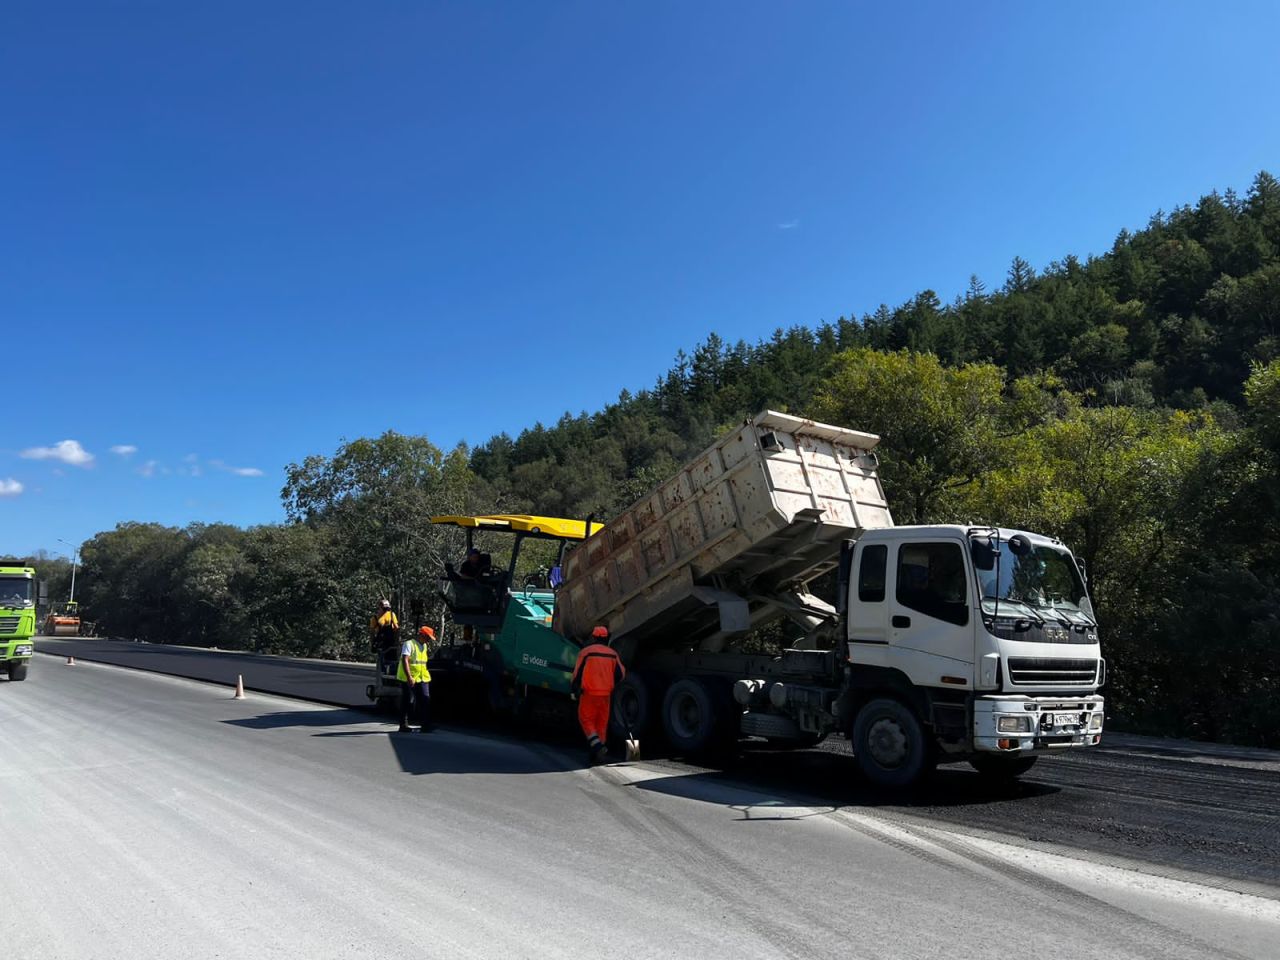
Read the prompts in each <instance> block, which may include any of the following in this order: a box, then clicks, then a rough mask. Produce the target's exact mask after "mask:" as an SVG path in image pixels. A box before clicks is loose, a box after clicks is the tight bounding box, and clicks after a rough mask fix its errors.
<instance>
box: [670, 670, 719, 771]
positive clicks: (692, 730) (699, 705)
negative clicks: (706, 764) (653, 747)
mask: <svg viewBox="0 0 1280 960" xmlns="http://www.w3.org/2000/svg"><path fill="white" fill-rule="evenodd" d="M719 727H720V723H719V711H718V709H717V706H716V702H715V699H714V698H713V697H712V696H711V692H710V691H709V690H708V689H707V688H706V686H705V685H704V684H703V683H702V682H701V681H699V680H694V679H690V678H688V677H686V678H684V679H682V680H677V681H676V682H675V683H673V684H672V685H671V686H670V687H669V688H668V689H667V695H666V696H665V697H663V698H662V731H663V733H665V734H666V736H667V742H668V743H669V744H671V746H672V747H673V748H674V749H675V750H676V751H677V752H678V753H704V752H706V751H707V750H708V749H710V748H711V747H712V746H713V745H714V744H715V743H716V738H717V736H718V735H719V732H720V731H719Z"/></svg>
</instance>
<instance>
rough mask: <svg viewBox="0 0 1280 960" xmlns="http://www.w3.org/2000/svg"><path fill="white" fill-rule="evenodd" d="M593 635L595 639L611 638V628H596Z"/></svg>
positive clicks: (592, 632)
mask: <svg viewBox="0 0 1280 960" xmlns="http://www.w3.org/2000/svg"><path fill="white" fill-rule="evenodd" d="M591 635H592V636H593V637H600V638H601V639H604V638H605V637H607V636H609V628H608V627H596V628H595V629H594V630H592V631H591Z"/></svg>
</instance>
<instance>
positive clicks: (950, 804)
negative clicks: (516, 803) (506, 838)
mask: <svg viewBox="0 0 1280 960" xmlns="http://www.w3.org/2000/svg"><path fill="white" fill-rule="evenodd" d="M37 649H38V650H40V651H41V652H44V653H50V654H57V655H58V656H61V657H65V656H67V655H69V654H74V655H75V656H76V657H77V658H78V659H79V660H81V661H89V660H93V661H98V662H105V663H114V664H118V665H123V666H131V667H135V668H139V669H143V670H151V671H157V672H162V673H168V674H172V675H178V676H185V677H192V678H198V679H204V680H210V681H214V682H217V683H223V684H227V685H228V686H231V685H233V684H234V683H235V680H236V677H237V675H243V677H244V680H245V684H246V686H247V687H248V688H249V689H250V690H258V691H267V692H274V693H279V694H284V695H287V696H291V697H299V698H305V699H312V700H316V701H321V702H325V703H331V704H339V705H344V706H350V707H360V708H367V707H368V705H369V703H368V700H367V698H366V697H365V693H364V689H365V685H366V684H367V683H368V682H369V681H370V679H371V671H372V668H371V667H370V666H367V665H360V664H344V663H331V662H327V661H318V660H300V659H292V658H285V657H270V656H261V655H255V654H243V653H235V652H219V651H207V650H200V649H196V648H189V647H174V646H163V645H153V644H141V643H131V642H124V641H110V640H80V639H59V640H53V639H40V640H38V641H37ZM60 665H61V664H60V663H59V661H58V660H57V659H55V657H37V658H36V667H35V668H34V669H33V671H32V674H33V678H36V679H38V676H43V675H45V674H46V673H47V672H48V671H51V670H54V669H55V668H56V667H58V666H60ZM469 729H471V731H472V732H475V733H485V734H486V735H488V734H493V733H494V732H495V731H494V730H483V729H480V728H476V727H472V728H469ZM534 736H535V737H536V738H537V741H538V742H540V743H541V744H542V745H543V746H556V747H559V746H563V745H567V744H572V743H576V740H575V736H576V735H575V734H574V733H573V732H572V731H556V730H546V729H542V730H539V731H537V732H536V733H535V734H534ZM575 755H576V753H575ZM645 755H646V757H647V758H649V760H650V762H651V763H653V764H656V765H657V766H658V767H660V768H662V769H663V770H666V771H669V772H670V773H671V774H672V775H674V776H678V777H680V778H681V780H682V782H689V780H690V778H697V779H699V780H705V781H706V782H708V783H723V782H729V781H731V782H733V783H735V784H739V785H743V786H746V787H748V788H750V789H758V790H766V791H769V792H772V793H777V794H779V795H782V796H785V797H787V798H788V799H789V800H790V801H794V802H796V803H807V804H812V803H817V804H823V805H827V806H830V807H832V808H835V809H857V810H861V811H875V812H876V814H877V815H878V816H883V817H892V818H898V819H901V820H904V821H907V820H910V821H912V822H915V821H919V822H921V823H927V824H936V825H939V826H946V827H948V828H956V829H963V830H967V831H976V832H978V833H981V834H982V835H984V836H989V837H992V838H998V839H1000V840H1002V841H1004V842H1010V843H1014V844H1017V845H1020V846H1022V847H1024V848H1025V849H1027V850H1029V851H1036V852H1042V853H1055V852H1057V853H1060V852H1064V851H1067V852H1071V853H1073V854H1074V853H1076V852H1081V851H1083V852H1084V853H1085V854H1087V855H1088V856H1089V857H1090V858H1092V859H1095V860H1098V861H1101V862H1105V863H1109V864H1112V865H1115V866H1132V867H1134V868H1136V869H1138V870H1141V871H1142V872H1144V873H1146V874H1151V875H1155V876H1162V877H1168V878H1184V879H1193V880H1196V881H1197V882H1204V883H1210V884H1213V885H1216V886H1219V887H1222V888H1224V889H1229V890H1236V891H1240V892H1247V893H1255V894H1261V895H1263V896H1280V753H1278V752H1275V751H1267V750H1250V749H1242V748H1232V747H1220V746H1214V745H1205V744H1194V743H1187V742H1181V741H1167V740H1160V739H1156V738H1147V737H1126V736H1123V735H1113V734H1107V735H1105V736H1104V744H1103V745H1102V746H1101V747H1098V748H1094V749H1090V750H1087V751H1079V752H1071V753H1063V754H1054V755H1050V756H1045V757H1043V758H1041V760H1040V761H1039V763H1038V764H1037V766H1036V767H1035V768H1034V769H1033V770H1032V771H1031V773H1030V774H1028V775H1027V776H1026V777H1024V778H1023V780H1022V781H1021V782H1019V783H1017V784H1014V785H1012V786H1008V787H1004V788H993V787H991V786H990V785H989V784H986V783H985V782H983V781H982V780H981V779H980V778H979V777H978V776H977V775H976V774H974V773H973V772H971V771H970V769H969V767H968V766H967V765H955V766H948V767H941V768H939V770H938V772H937V773H936V774H935V775H934V777H933V778H932V779H931V780H930V781H929V782H928V783H927V784H926V785H924V786H923V787H922V788H920V789H919V790H917V791H915V792H914V793H912V794H908V795H905V796H904V795H886V794H883V793H880V792H878V791H875V790H873V789H872V788H870V787H868V786H866V785H865V784H863V783H861V782H860V781H859V779H858V777H857V775H856V773H855V770H854V767H853V762H852V758H851V756H850V754H849V747H848V743H847V741H845V740H843V739H840V738H832V739H831V740H828V741H827V742H826V743H825V744H823V745H822V746H821V747H819V748H817V749H813V750H803V751H789V752H776V751H769V750H765V749H758V748H753V747H752V746H751V745H749V744H747V745H744V746H743V748H742V749H741V750H739V751H737V752H735V753H734V754H731V755H726V756H722V757H719V758H717V759H716V761H715V763H714V765H708V764H707V763H703V762H700V763H691V762H686V761H684V760H683V759H680V758H671V757H662V756H660V755H658V754H657V751H656V744H653V743H646V745H645ZM1276 955H1277V956H1280V950H1277V952H1276Z"/></svg>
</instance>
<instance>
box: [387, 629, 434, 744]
mask: <svg viewBox="0 0 1280 960" xmlns="http://www.w3.org/2000/svg"><path fill="white" fill-rule="evenodd" d="M435 638H436V632H435V631H434V630H432V629H431V628H430V627H420V628H419V629H418V635H417V636H416V637H413V638H412V639H409V640H406V641H405V642H404V644H403V645H402V646H401V647H400V666H399V668H398V669H397V670H396V678H397V679H398V680H399V681H400V732H401V733H408V732H409V709H410V707H416V708H417V710H416V712H417V714H418V724H419V730H418V732H419V733H426V732H428V731H429V730H430V729H431V671H430V670H428V669H427V654H428V648H427V643H428V641H431V640H434V639H435Z"/></svg>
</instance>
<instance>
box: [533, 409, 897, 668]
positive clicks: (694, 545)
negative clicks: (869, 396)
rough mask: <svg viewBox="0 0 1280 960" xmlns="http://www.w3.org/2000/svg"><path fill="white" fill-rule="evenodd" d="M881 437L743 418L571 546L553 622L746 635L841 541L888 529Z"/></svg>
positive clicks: (775, 417) (657, 636)
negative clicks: (879, 452)
mask: <svg viewBox="0 0 1280 960" xmlns="http://www.w3.org/2000/svg"><path fill="white" fill-rule="evenodd" d="M879 441H880V438H879V437H877V436H875V435H874V434H869V433H861V432H859V431H856V430H846V429H844V428H842V427H834V426H830V425H828V424H824V423H815V422H814V421H812V420H804V419H801V418H800V417H793V416H790V415H788V414H784V413H776V412H774V411H766V412H764V413H762V414H760V415H759V416H757V417H754V418H752V419H751V420H748V421H746V422H745V423H743V425H742V426H740V427H738V428H736V429H734V430H732V431H730V432H728V433H727V434H725V435H724V436H722V437H721V438H720V439H719V440H717V441H716V443H715V444H713V445H712V446H711V447H710V448H709V449H707V450H705V451H704V452H703V453H701V454H700V455H699V456H697V457H696V458H694V459H693V460H692V461H691V462H689V463H688V464H686V465H685V466H684V467H682V468H681V469H680V470H679V471H678V472H677V473H676V474H675V475H674V476H673V477H671V478H670V479H669V480H667V481H666V482H664V483H663V484H662V485H661V486H660V487H658V488H657V489H656V490H654V491H653V492H652V493H650V494H649V495H648V496H646V497H644V498H643V499H641V500H639V501H638V502H636V503H635V504H633V505H632V506H631V507H630V508H628V509H627V510H625V511H623V513H622V514H621V515H619V516H618V517H616V518H615V519H613V520H611V521H610V522H609V523H608V524H607V525H606V527H605V528H604V530H603V531H601V532H599V533H597V534H595V535H594V536H592V537H591V538H589V539H588V540H586V541H585V542H583V543H582V544H581V545H579V546H577V547H575V548H573V550H571V551H570V553H569V554H568V556H567V557H566V560H565V568H564V573H565V582H564V585H563V586H562V587H561V589H560V591H559V594H558V596H557V601H556V611H555V627H556V629H557V630H558V631H559V632H561V633H562V634H564V635H565V636H570V637H585V636H587V635H589V634H590V632H591V628H592V627H593V626H595V625H596V624H604V625H606V626H608V627H609V629H610V632H611V633H612V634H613V635H614V636H615V637H617V638H619V640H621V641H622V642H623V643H624V644H625V648H626V649H632V650H633V649H635V644H637V643H641V642H644V643H650V642H655V641H656V642H658V643H660V644H661V645H663V646H668V645H669V646H673V647H675V646H687V645H691V644H693V643H695V642H698V641H706V639H707V638H708V637H724V636H731V635H733V634H737V633H742V632H745V631H746V630H747V629H749V628H750V627H751V626H753V625H756V624H757V623H758V622H760V621H761V619H762V618H764V617H766V616H768V615H769V614H770V613H771V612H776V611H777V610H778V609H780V608H779V606H778V602H777V601H778V599H779V598H780V597H784V596H785V595H786V594H788V593H790V592H794V589H793V588H794V587H795V586H796V585H797V584H803V583H805V582H807V581H809V580H811V579H813V578H814V577H816V576H818V575H820V574H822V573H824V572H826V571H827V570H829V569H831V568H832V567H834V566H835V564H836V562H837V560H838V558H839V553H840V549H839V544H840V542H841V541H843V540H847V539H855V538H857V537H858V536H860V535H861V533H862V531H864V530H867V529H871V528H876V527H886V526H892V524H893V520H892V518H891V517H890V515H889V508H888V506H887V504H886V503H885V498H884V490H883V489H882V487H881V485H880V480H879V478H878V476H877V475H876V466H877V460H876V457H875V454H874V453H873V452H872V451H873V450H874V448H875V446H876V444H878V443H879ZM783 604H784V605H785V600H784V601H783ZM704 648H705V649H712V648H711V647H704ZM624 652H625V649H624Z"/></svg>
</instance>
